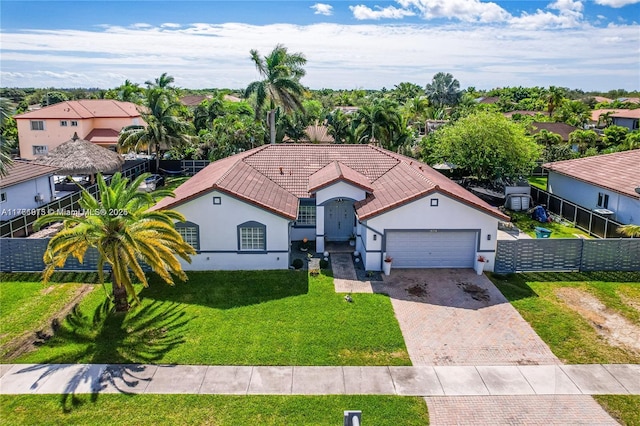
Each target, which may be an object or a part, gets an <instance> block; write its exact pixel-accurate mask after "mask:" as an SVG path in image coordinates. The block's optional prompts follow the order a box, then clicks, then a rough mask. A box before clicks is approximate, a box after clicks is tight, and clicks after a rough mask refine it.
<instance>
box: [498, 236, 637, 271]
mask: <svg viewBox="0 0 640 426" xmlns="http://www.w3.org/2000/svg"><path fill="white" fill-rule="evenodd" d="M534 271H580V272H587V271H640V239H637V238H636V239H631V238H619V239H607V240H583V239H562V238H558V239H531V240H530V239H523V240H515V241H505V240H500V241H498V244H497V251H496V260H495V266H494V272H496V273H500V274H506V273H512V272H534Z"/></svg>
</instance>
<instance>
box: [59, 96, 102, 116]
mask: <svg viewBox="0 0 640 426" xmlns="http://www.w3.org/2000/svg"><path fill="white" fill-rule="evenodd" d="M84 100H85V99H79V100H77V101H65V102H67V105H69V108H71V109H72V110H73V111H74V112H75V113H76V114H78V115H79V116H80V117H82V118H85V116H84V115H83V114H81V113H80V112H78V110H77V109H76V108H74V107H73V105H72V104H71V102H75V103H76V105H77V106H80V107H82V109H84V110H85V111H86V112H87V113H89V115H90V116H91V118H96V115H95V114H94V113H93V112H91V110H89V108H87V107H86V106H84V104H83V103H82V101H84Z"/></svg>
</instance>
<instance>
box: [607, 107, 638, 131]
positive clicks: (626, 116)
mask: <svg viewBox="0 0 640 426" xmlns="http://www.w3.org/2000/svg"><path fill="white" fill-rule="evenodd" d="M611 119H612V121H613V124H614V125H616V126H622V127H626V128H627V129H629V131H633V130H638V129H640V108H638V109H621V110H618V111H616V112H614V113H613V114H611Z"/></svg>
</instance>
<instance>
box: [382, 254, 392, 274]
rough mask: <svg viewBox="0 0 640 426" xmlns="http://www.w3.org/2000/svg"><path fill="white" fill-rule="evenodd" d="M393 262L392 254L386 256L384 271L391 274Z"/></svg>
mask: <svg viewBox="0 0 640 426" xmlns="http://www.w3.org/2000/svg"><path fill="white" fill-rule="evenodd" d="M391 262H393V257H391V256H386V257H385V258H384V262H382V272H384V274H385V275H389V274H391Z"/></svg>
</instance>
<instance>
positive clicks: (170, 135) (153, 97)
mask: <svg viewBox="0 0 640 426" xmlns="http://www.w3.org/2000/svg"><path fill="white" fill-rule="evenodd" d="M146 104H147V105H146V107H147V108H146V109H144V110H142V111H141V115H142V118H143V119H144V121H145V123H147V126H146V127H145V126H141V125H133V126H127V127H125V128H124V129H122V131H121V132H120V136H119V137H118V147H119V149H120V151H121V152H129V151H131V150H140V149H147V150H148V151H149V152H151V151H153V152H155V154H156V171H157V170H158V169H159V168H160V151H161V150H166V149H168V148H169V147H171V146H172V145H180V144H184V143H186V142H187V141H188V136H187V135H186V132H187V128H188V124H187V122H185V121H184V120H183V119H182V118H181V117H180V116H179V115H178V111H179V110H180V108H181V105H180V103H179V102H178V101H177V100H175V98H174V97H171V96H169V95H168V94H167V93H166V91H165V90H163V89H160V88H152V89H148V90H147V92H146Z"/></svg>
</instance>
